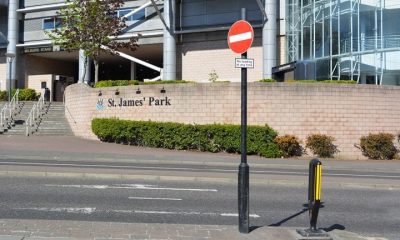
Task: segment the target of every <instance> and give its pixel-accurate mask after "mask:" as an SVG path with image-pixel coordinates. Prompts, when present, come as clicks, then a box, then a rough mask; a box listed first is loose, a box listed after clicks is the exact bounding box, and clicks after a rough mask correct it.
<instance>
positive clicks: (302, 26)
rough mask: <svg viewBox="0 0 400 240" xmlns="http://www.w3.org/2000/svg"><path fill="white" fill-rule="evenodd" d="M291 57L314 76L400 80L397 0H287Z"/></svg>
mask: <svg viewBox="0 0 400 240" xmlns="http://www.w3.org/2000/svg"><path fill="white" fill-rule="evenodd" d="M286 3H287V4H286V7H287V8H286V17H287V27H286V29H287V33H286V34H287V47H286V51H287V52H286V57H287V61H288V62H293V61H298V62H303V61H304V62H312V64H314V66H315V78H316V79H332V80H335V79H353V80H356V81H358V82H360V83H371V84H390V85H400V58H399V57H398V55H399V54H400V24H399V23H398V20H399V19H400V1H399V0H286Z"/></svg>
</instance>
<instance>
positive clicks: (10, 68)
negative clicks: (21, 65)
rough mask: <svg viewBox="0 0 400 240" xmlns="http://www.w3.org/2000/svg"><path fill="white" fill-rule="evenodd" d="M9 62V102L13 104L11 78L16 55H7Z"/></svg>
mask: <svg viewBox="0 0 400 240" xmlns="http://www.w3.org/2000/svg"><path fill="white" fill-rule="evenodd" d="M6 57H7V61H8V63H9V65H8V86H7V88H8V102H11V78H12V74H11V72H12V64H13V61H14V58H15V53H10V52H8V53H6Z"/></svg>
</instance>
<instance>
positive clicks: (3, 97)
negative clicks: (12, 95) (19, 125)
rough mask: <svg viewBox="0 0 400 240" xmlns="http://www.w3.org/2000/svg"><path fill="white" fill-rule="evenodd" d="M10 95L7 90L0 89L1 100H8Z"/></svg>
mask: <svg viewBox="0 0 400 240" xmlns="http://www.w3.org/2000/svg"><path fill="white" fill-rule="evenodd" d="M7 99H8V95H7V91H0V101H7Z"/></svg>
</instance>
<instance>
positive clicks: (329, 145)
mask: <svg viewBox="0 0 400 240" xmlns="http://www.w3.org/2000/svg"><path fill="white" fill-rule="evenodd" d="M333 141H335V138H334V137H331V136H327V135H324V134H312V135H310V136H308V137H307V140H306V147H307V148H309V149H310V150H311V152H313V154H315V155H317V156H319V157H327V158H329V157H333V155H334V154H335V153H338V152H339V150H338V149H337V147H336V146H335V145H334V144H333Z"/></svg>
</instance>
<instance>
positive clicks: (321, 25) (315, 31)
mask: <svg viewBox="0 0 400 240" xmlns="http://www.w3.org/2000/svg"><path fill="white" fill-rule="evenodd" d="M66 4H67V3H65V1H64V0H0V89H1V90H6V89H7V88H8V85H7V83H8V81H7V79H9V78H11V85H12V87H19V88H22V87H29V88H34V89H36V90H38V91H40V89H42V88H45V87H47V88H49V89H50V90H51V92H52V96H53V98H54V99H55V100H57V99H58V100H59V99H61V98H62V96H63V90H64V89H65V87H66V85H69V84H71V83H74V82H78V81H79V79H81V77H80V76H83V72H84V69H83V65H84V64H83V63H84V58H83V56H82V53H81V54H79V51H72V52H67V51H63V49H60V48H59V47H58V46H53V45H52V44H51V42H50V40H49V39H48V37H47V36H46V34H45V33H44V31H45V30H51V29H54V28H56V27H58V26H59V25H60V24H61V19H60V18H59V17H58V16H57V10H58V9H60V8H61V7H65V6H66ZM242 8H245V9H246V15H247V16H246V19H247V20H248V21H249V22H250V23H251V24H252V25H253V27H254V29H255V40H254V43H253V47H252V48H251V49H250V50H249V52H248V57H249V58H253V59H255V68H254V69H252V70H250V71H249V81H257V80H260V79H265V78H275V79H277V80H285V79H332V80H336V79H353V80H356V81H358V82H359V83H369V84H391V85H399V84H400V62H399V60H398V59H396V54H398V52H399V51H400V25H399V24H396V21H395V19H397V18H398V17H399V15H400V9H399V8H400V4H399V3H398V1H396V0H314V1H313V0H233V1H232V0H230V1H228V0H165V1H161V0H158V1H155V0H135V1H126V2H125V5H124V7H123V8H121V9H120V10H119V11H118V16H120V17H123V16H126V17H127V25H128V27H127V28H126V29H125V31H124V33H123V34H122V35H121V36H120V38H121V39H124V38H129V37H132V36H137V37H138V39H139V45H140V47H139V49H138V50H136V51H134V52H130V51H125V50H121V52H122V54H120V55H119V56H110V55H103V56H102V57H101V61H100V74H99V75H100V76H99V79H100V80H108V79H114V80H116V79H138V80H144V79H164V80H171V79H183V80H191V81H198V82H207V81H209V79H210V75H213V76H218V79H220V80H228V81H231V82H235V81H239V80H240V70H239V69H235V67H234V58H235V57H238V55H237V54H234V53H232V52H231V51H230V50H229V49H228V45H227V40H226V39H227V32H228V29H229V27H230V26H231V25H232V23H234V22H235V21H237V20H239V19H241V9H242ZM5 53H13V54H15V55H16V58H15V59H13V61H12V62H7V58H6V57H5ZM9 69H11V71H10V70H9ZM86 72H88V73H89V74H86V75H85V76H86V78H85V80H84V81H85V82H91V81H93V74H90V73H92V72H93V66H89V67H88V69H87V71H86Z"/></svg>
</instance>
